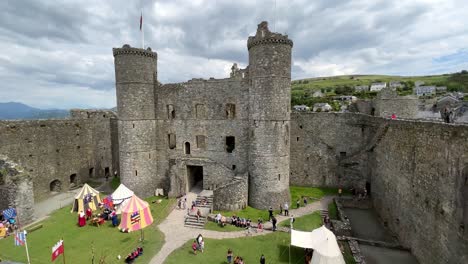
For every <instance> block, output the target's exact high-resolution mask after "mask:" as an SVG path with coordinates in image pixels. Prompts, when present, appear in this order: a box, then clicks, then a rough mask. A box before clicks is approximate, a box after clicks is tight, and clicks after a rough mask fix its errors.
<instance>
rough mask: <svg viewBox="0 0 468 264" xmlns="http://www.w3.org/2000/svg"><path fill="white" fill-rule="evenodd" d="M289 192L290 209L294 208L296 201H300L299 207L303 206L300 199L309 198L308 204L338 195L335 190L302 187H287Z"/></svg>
mask: <svg viewBox="0 0 468 264" xmlns="http://www.w3.org/2000/svg"><path fill="white" fill-rule="evenodd" d="M289 191H290V192H291V204H290V205H289V208H290V209H295V208H296V201H297V200H300V204H301V206H303V205H304V201H303V199H302V198H301V197H303V196H305V197H309V198H312V199H308V202H309V203H311V202H314V201H316V200H319V199H321V198H322V197H323V196H325V195H338V189H336V188H316V187H302V186H291V187H289ZM343 191H344V190H343Z"/></svg>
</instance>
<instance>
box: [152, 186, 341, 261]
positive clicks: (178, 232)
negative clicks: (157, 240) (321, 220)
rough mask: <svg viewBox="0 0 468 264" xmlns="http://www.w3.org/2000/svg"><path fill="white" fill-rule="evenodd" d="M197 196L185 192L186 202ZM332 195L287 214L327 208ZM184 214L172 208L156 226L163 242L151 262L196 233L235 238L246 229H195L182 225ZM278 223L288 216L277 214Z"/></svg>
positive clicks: (268, 226) (255, 234) (159, 259)
mask: <svg viewBox="0 0 468 264" xmlns="http://www.w3.org/2000/svg"><path fill="white" fill-rule="evenodd" d="M196 197H197V194H196V193H189V194H187V204H191V202H192V201H193V200H195V198H196ZM332 198H333V197H331V196H326V197H324V198H322V199H321V200H319V201H316V202H313V203H309V204H308V205H307V206H303V207H300V208H299V209H290V210H289V215H294V217H300V216H303V215H306V214H310V213H312V212H315V211H317V210H322V209H328V204H329V203H330V202H331V200H332ZM184 215H185V210H178V209H174V210H173V211H172V212H171V213H170V214H169V215H168V217H167V218H166V219H165V220H164V221H163V222H162V223H161V224H160V225H159V226H158V227H159V229H160V230H161V231H162V232H163V233H164V236H165V243H164V245H163V247H162V248H161V250H160V251H159V252H158V254H157V255H156V256H154V257H153V259H152V260H151V262H150V263H151V264H161V263H163V262H164V260H166V258H167V257H168V256H169V254H171V253H172V252H173V251H174V250H176V249H177V248H179V247H181V246H182V245H184V244H185V243H186V242H187V241H188V240H190V239H195V237H197V235H198V234H202V236H203V237H206V238H215V239H224V238H237V237H245V236H246V231H237V232H219V231H213V230H204V229H195V228H189V227H185V226H184ZM276 219H278V224H279V223H280V222H281V221H284V220H287V219H289V217H288V216H283V215H277V216H276ZM265 229H271V223H270V222H266V223H265ZM270 233H271V231H269V230H264V231H263V232H262V233H256V232H253V233H252V236H258V235H266V234H270Z"/></svg>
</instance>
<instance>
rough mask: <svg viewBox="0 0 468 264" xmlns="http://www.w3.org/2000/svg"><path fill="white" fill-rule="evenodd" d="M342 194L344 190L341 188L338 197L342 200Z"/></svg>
mask: <svg viewBox="0 0 468 264" xmlns="http://www.w3.org/2000/svg"><path fill="white" fill-rule="evenodd" d="M342 193H343V190H342V189H341V188H338V197H340V198H341V195H342Z"/></svg>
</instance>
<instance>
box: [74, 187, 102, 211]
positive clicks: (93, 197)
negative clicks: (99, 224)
mask: <svg viewBox="0 0 468 264" xmlns="http://www.w3.org/2000/svg"><path fill="white" fill-rule="evenodd" d="M99 203H101V197H99V192H98V191H96V190H95V189H93V188H92V187H91V186H89V185H88V184H86V183H85V184H84V185H83V188H81V190H80V191H79V192H78V193H77V194H76V196H75V202H74V203H73V208H72V212H80V211H83V212H84V211H86V210H87V209H88V208H91V210H93V211H94V210H96V209H97V208H98V207H99Z"/></svg>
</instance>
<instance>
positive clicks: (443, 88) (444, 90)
mask: <svg viewBox="0 0 468 264" xmlns="http://www.w3.org/2000/svg"><path fill="white" fill-rule="evenodd" d="M446 91H447V86H437V87H436V92H438V93H445V92H446Z"/></svg>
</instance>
